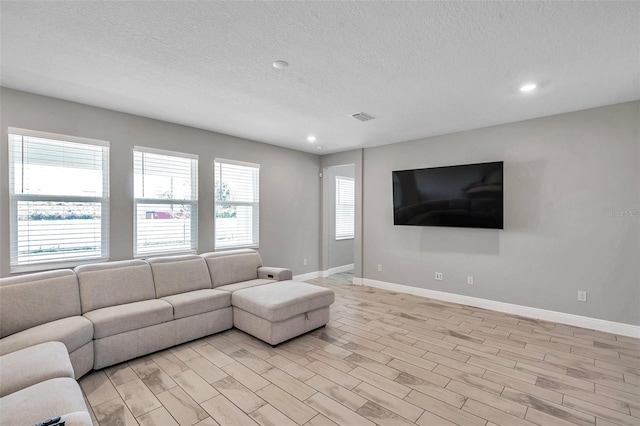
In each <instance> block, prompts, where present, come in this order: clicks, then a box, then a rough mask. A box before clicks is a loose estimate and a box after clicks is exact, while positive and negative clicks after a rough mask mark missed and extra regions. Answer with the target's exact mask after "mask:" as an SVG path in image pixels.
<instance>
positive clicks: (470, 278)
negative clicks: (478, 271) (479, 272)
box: [467, 275, 473, 285]
mask: <svg viewBox="0 0 640 426" xmlns="http://www.w3.org/2000/svg"><path fill="white" fill-rule="evenodd" d="M467 284H469V285H473V277H472V276H471V275H469V276H468V277H467Z"/></svg>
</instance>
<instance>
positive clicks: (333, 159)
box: [320, 149, 363, 278]
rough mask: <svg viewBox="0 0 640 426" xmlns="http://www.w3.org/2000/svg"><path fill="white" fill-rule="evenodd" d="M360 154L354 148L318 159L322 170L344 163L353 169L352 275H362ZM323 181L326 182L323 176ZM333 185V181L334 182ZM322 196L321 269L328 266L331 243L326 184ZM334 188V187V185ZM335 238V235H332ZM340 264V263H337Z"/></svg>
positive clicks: (361, 153) (361, 181)
mask: <svg viewBox="0 0 640 426" xmlns="http://www.w3.org/2000/svg"><path fill="white" fill-rule="evenodd" d="M362 156H363V150H362V149H356V150H352V151H345V152H339V153H336V154H328V155H323V156H322V157H321V159H320V166H321V167H322V170H326V169H328V168H330V167H334V166H341V165H345V164H353V165H354V171H355V189H356V212H355V216H356V217H355V238H354V239H353V246H354V257H353V264H354V276H355V277H358V278H360V277H362V241H363V233H362V188H363V179H362V171H363V170H362V166H363V163H362ZM323 181H325V182H328V181H327V180H325V179H324V178H323ZM334 185H335V183H334ZM324 188H325V189H324V190H323V196H322V216H323V223H322V259H321V265H322V266H323V268H322V270H327V269H329V268H330V266H329V262H330V255H329V251H330V244H331V239H332V236H331V233H330V229H329V222H328V218H329V215H330V207H329V206H330V203H329V201H328V200H329V196H330V194H329V190H328V185H324ZM334 188H335V187H334ZM334 200H335V197H334ZM333 239H334V240H335V237H333ZM337 266H341V265H337Z"/></svg>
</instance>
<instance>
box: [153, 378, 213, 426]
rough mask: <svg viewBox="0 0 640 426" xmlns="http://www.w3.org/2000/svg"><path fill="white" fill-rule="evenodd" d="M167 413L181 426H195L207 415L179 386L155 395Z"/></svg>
mask: <svg viewBox="0 0 640 426" xmlns="http://www.w3.org/2000/svg"><path fill="white" fill-rule="evenodd" d="M156 397H157V398H158V400H159V401H160V402H161V403H162V406H163V407H164V408H166V410H167V412H168V413H170V414H171V416H173V418H174V419H175V420H176V421H177V422H178V423H179V424H180V425H181V426H182V425H188V426H191V425H193V424H196V423H198V422H200V421H202V420H204V419H206V418H207V417H209V415H208V414H207V413H206V411H204V410H203V409H202V408H201V407H200V405H199V404H198V403H197V402H196V401H194V400H193V399H192V398H191V397H190V396H189V395H187V393H186V392H185V391H184V390H183V389H182V388H181V387H179V386H176V387H174V388H172V389H169V390H167V391H164V392H162V393H159V394H158V395H156Z"/></svg>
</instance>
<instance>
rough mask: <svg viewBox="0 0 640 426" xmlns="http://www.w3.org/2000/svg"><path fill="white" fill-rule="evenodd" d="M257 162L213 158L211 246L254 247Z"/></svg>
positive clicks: (257, 223) (256, 207)
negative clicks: (212, 233) (213, 230)
mask: <svg viewBox="0 0 640 426" xmlns="http://www.w3.org/2000/svg"><path fill="white" fill-rule="evenodd" d="M259 174H260V166H259V165H258V164H250V163H241V162H236V161H230V160H221V159H216V160H215V191H216V192H215V234H216V235H215V248H216V249H227V248H237V247H257V246H258V234H259V217H260V208H259V207H260V204H259V192H260V191H259V180H260V178H259Z"/></svg>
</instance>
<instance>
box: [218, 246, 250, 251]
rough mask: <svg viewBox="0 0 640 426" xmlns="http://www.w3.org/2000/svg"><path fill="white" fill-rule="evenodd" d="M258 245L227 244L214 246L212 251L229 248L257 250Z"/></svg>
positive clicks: (227, 249)
mask: <svg viewBox="0 0 640 426" xmlns="http://www.w3.org/2000/svg"><path fill="white" fill-rule="evenodd" d="M259 248H260V246H258V245H246V246H229V247H215V248H214V249H213V251H229V250H239V249H253V250H258V249H259Z"/></svg>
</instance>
